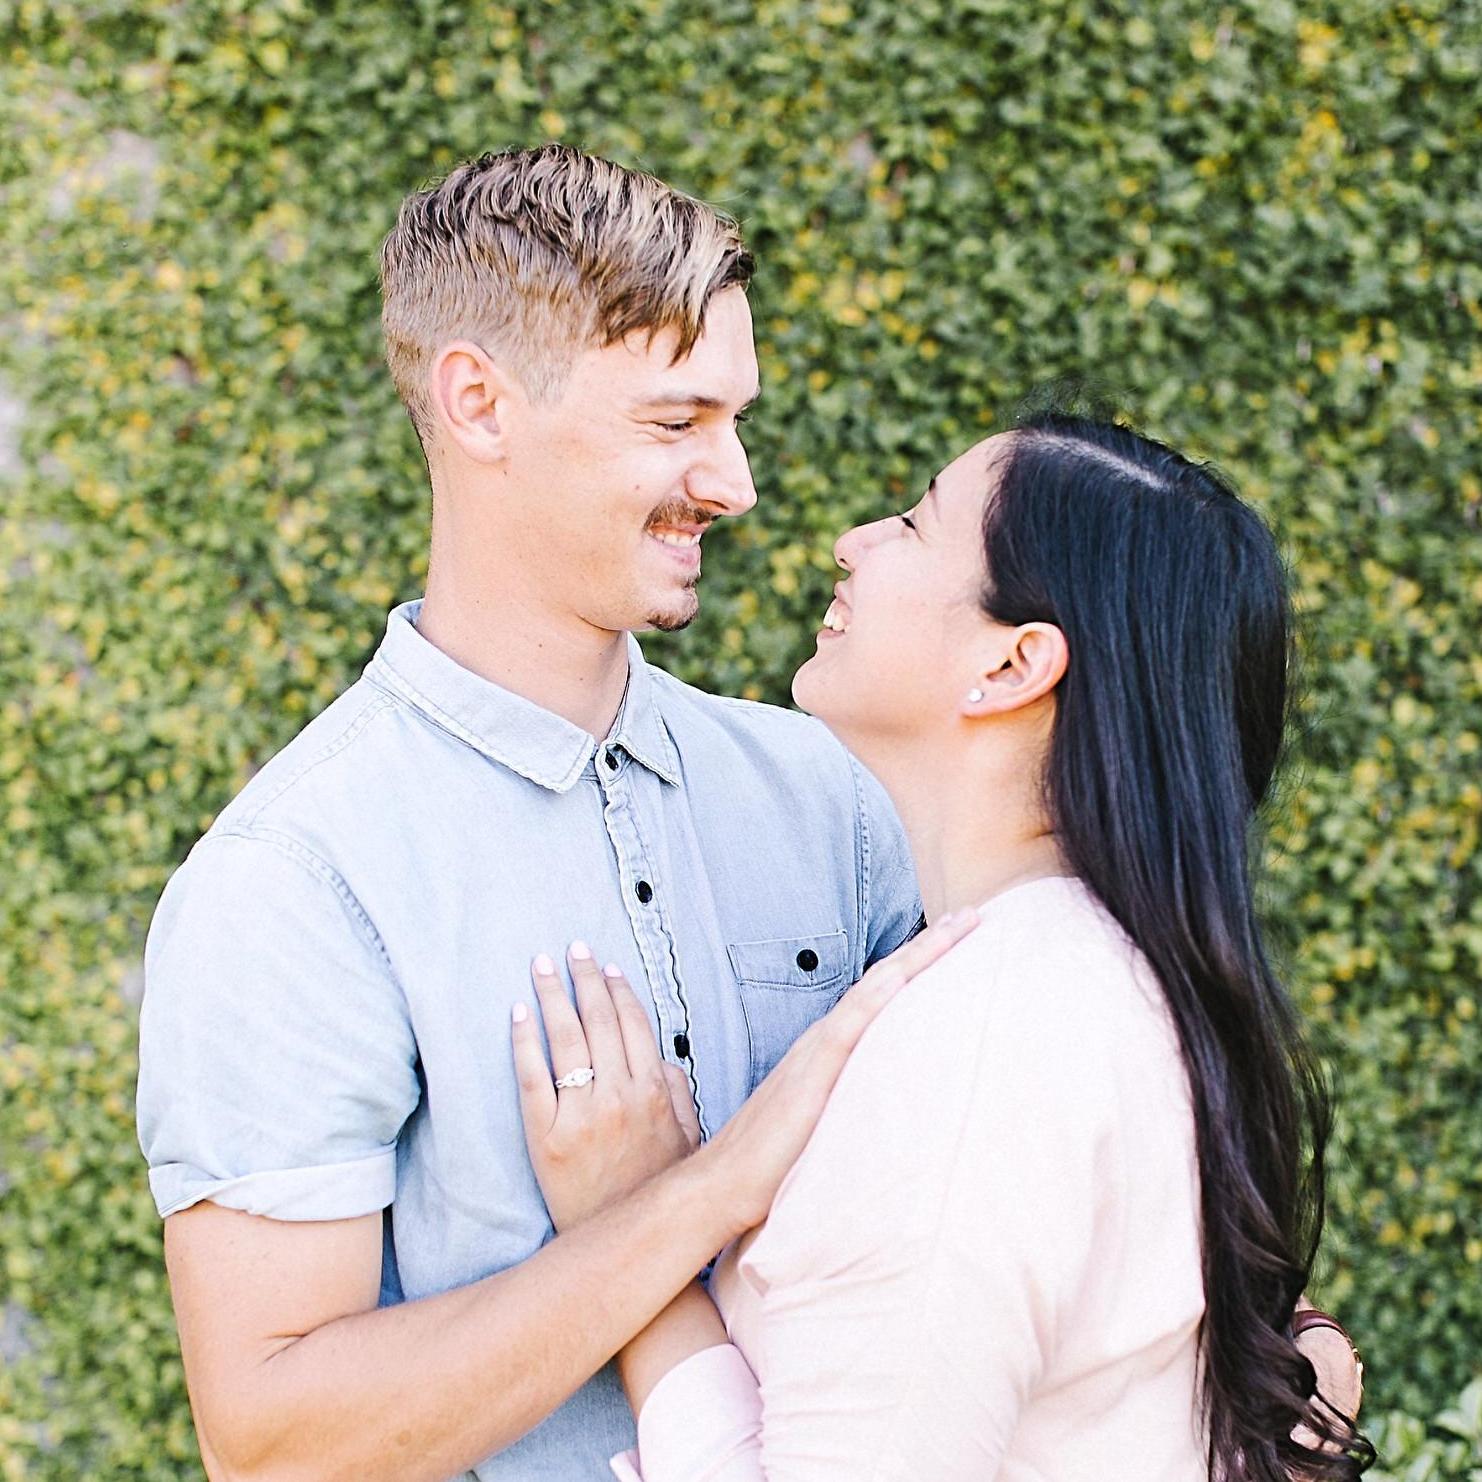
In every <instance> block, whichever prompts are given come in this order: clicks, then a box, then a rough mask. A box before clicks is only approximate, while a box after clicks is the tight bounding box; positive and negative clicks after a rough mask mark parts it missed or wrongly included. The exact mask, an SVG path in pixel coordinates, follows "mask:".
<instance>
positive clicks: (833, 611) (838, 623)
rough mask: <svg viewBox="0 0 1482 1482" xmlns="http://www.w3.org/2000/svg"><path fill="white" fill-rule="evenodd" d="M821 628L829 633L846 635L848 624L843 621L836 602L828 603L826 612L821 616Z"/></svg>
mask: <svg viewBox="0 0 1482 1482" xmlns="http://www.w3.org/2000/svg"><path fill="white" fill-rule="evenodd" d="M823 626H824V627H825V628H827V629H828V630H829V632H831V633H847V632H848V631H849V624H848V623H846V622H845V621H844V615H843V613H841V612H840V611H839V604H838V603H837V602H830V603H829V605H828V611H827V612H826V613H824V615H823Z"/></svg>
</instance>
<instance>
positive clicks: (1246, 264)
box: [0, 0, 1482, 1482]
mask: <svg viewBox="0 0 1482 1482" xmlns="http://www.w3.org/2000/svg"><path fill="white" fill-rule="evenodd" d="M0 69H3V71H0V499H3V505H0V508H3V524H0V837H3V840H4V858H3V864H0V1478H4V1479H14V1478H21V1477H24V1478H38V1479H48V1482H50V1479H76V1478H84V1477H86V1478H109V1479H112V1478H127V1479H163V1478H176V1477H187V1476H198V1475H199V1462H198V1460H197V1459H196V1455H195V1451H194V1443H193V1439H192V1435H191V1430H190V1422H189V1415H188V1411H187V1409H186V1403H185V1397H184V1391H183V1385H182V1380H181V1367H180V1361H179V1357H178V1353H177V1351H176V1346H175V1340H174V1336H173V1329H172V1325H171V1318H170V1311H169V1303H168V1294H167V1290H166V1285H165V1280H164V1275H163V1270H162V1265H161V1260H160V1235H159V1225H158V1222H157V1220H156V1218H155V1215H154V1213H153V1209H152V1206H151V1204H150V1201H149V1196H148V1193H147V1189H146V1184H145V1178H144V1170H143V1168H142V1166H141V1163H140V1160H139V1156H138V1152H137V1148H136V1146H135V1143H134V1140H133V1131H132V1089H133V1076H134V1037H135V1021H136V1015H137V1001H138V996H139V991H140V984H141V978H140V967H139V964H140V955H141V947H142V942H143V937H144V931H145V927H146V924H147V922H148V919H149V913H150V909H151V907H152V904H153V902H154V900H155V898H156V896H157V895H158V893H159V890H160V888H161V887H162V885H163V883H164V881H165V879H166V877H167V876H168V874H169V872H170V870H171V869H172V868H173V866H174V865H175V864H176V863H177V862H178V861H179V860H180V858H181V857H182V855H183V854H184V852H185V850H186V849H187V848H188V846H189V845H190V843H191V842H192V841H193V840H194V839H195V837H196V836H197V835H198V834H199V833H200V831H201V830H202V829H203V828H204V827H205V826H206V825H207V823H208V822H209V821H210V819H211V817H212V815H213V813H214V812H215V811H216V810H217V809H219V808H220V807H221V805H222V804H223V803H224V802H225V800H226V799H227V798H228V797H230V796H231V794H232V793H233V792H234V791H235V789H236V788H237V787H239V786H240V785H241V783H242V782H243V780H244V779H245V778H246V776H247V775H248V774H249V772H250V771H251V769H252V768H253V767H254V766H255V765H256V764H258V763H259V762H261V760H262V759H263V758H265V757H266V756H267V755H269V754H270V753H271V752H272V751H273V750H274V749H275V748H277V747H278V746H280V745H281V744H282V743H283V742H284V741H286V740H287V739H288V737H289V736H290V735H292V734H293V732H294V731H295V730H296V729H297V728H298V727H299V726H300V725H301V724H302V723H303V722H304V720H305V719H306V718H307V717H308V716H310V715H311V714H313V713H314V712H315V711H316V710H318V709H319V708H320V707H322V706H323V705H324V704H325V703H326V702H327V701H328V700H329V698H330V697H331V696H332V695H334V694H335V693H336V692H337V691H338V690H340V689H341V688H342V687H343V686H344V685H346V684H347V683H348V682H349V681H350V680H351V679H352V678H353V677H354V675H355V674H356V672H357V670H358V668H359V666H360V664H361V663H362V662H363V661H364V659H365V657H366V656H367V654H368V652H369V650H370V649H371V648H372V646H373V644H374V642H375V640H376V638H377V636H378V632H379V629H380V626H381V619H382V614H383V612H384V609H385V608H386V607H388V606H389V605H390V604H391V603H392V602H394V601H396V600H399V599H401V598H403V597H406V596H409V595H413V594H415V593H416V592H417V590H418V587H419V582H420V580H421V576H422V573H423V571H424V568H425V562H424V555H423V549H424V543H425V538H426V519H427V494H426V490H425V487H424V480H423V475H422V470H421V466H420V463H419V460H418V457H417V454H416V450H415V445H414V442H413V438H412V436H411V433H410V429H409V427H408V426H407V425H406V424H405V422H404V419H403V417H402V416H401V414H400V411H399V409H398V406H397V404H396V401H395V398H394V396H393V393H392V390H391V387H390V383H389V380H388V378H387V377H386V375H385V373H384V371H383V369H382V367H381V364H380V361H379V346H378V338H377V311H378V305H377V297H376V286H375V261H376V249H377V246H378V243H379V240H380V238H381V236H382V235H383V233H384V232H385V231H386V229H387V227H388V226H389V224H390V222H391V220H392V217H393V213H394V210H395V207H396V204H397V202H398V200H399V199H400V198H401V196H402V195H403V194H404V193H405V192H406V191H408V190H409V189H411V188H413V187H415V186H417V185H418V184H420V183H422V182H423V181H425V180H426V179H427V178H428V177H429V176H431V175H433V174H435V173H437V172H439V171H441V170H443V169H444V168H446V167H447V166H448V165H450V164H451V163H452V162H454V161H455V160H457V159H458V158H460V157H462V156H464V155H467V154H470V153H475V152H477V151H479V150H482V149H484V148H487V147H496V146H500V145H504V144H507V143H511V142H528V141H535V140H540V139H544V138H548V137H559V138H562V139H566V140H568V141H571V142H573V143H577V144H580V145H582V146H585V147H587V148H590V149H593V150H595V151H598V152H601V153H606V154H610V155H612V156H613V157H615V158H617V159H620V160H623V161H625V162H629V163H635V164H640V165H642V166H645V167H647V168H649V169H652V170H654V171H655V172H657V173H658V174H660V175H663V176H665V177H666V178H668V179H670V180H672V181H675V182H676V183H678V184H681V185H682V186H684V187H686V188H687V189H689V190H691V191H693V192H695V193H697V194H699V195H702V196H705V197H707V198H708V199H710V200H712V201H715V202H718V203H720V204H722V205H724V206H726V207H727V208H729V209H730V210H731V211H732V212H734V213H735V214H737V215H738V216H740V217H741V219H742V220H743V222H744V224H745V227H746V230H747V232H748V235H749V237H750V239H751V241H752V243H753V244H754V246H755V248H756V251H757V255H758V258H759V260H760V272H759V275H758V278H757V281H756V285H755V290H754V294H753V298H754V304H755V309H756V318H757V327H758V337H759V341H760V352H761V357H762V365H763V375H764V381H765V395H764V398H763V401H762V403H761V406H760V408H759V410H758V414H757V416H756V418H755V419H754V421H753V422H752V424H751V427H750V429H749V432H748V439H749V443H750V446H751V450H752V457H753V463H754V467H755V470H756V475H757V483H758V487H759V489H760V491H761V503H760V505H759V507H758V509H757V510H756V512H755V513H754V514H753V515H751V516H750V517H749V518H748V519H747V520H746V521H744V522H742V523H741V524H739V525H738V526H736V527H735V529H734V531H733V532H731V533H730V534H728V535H725V536H722V537H720V539H719V541H718V548H717V549H716V550H715V552H714V554H713V556H712V560H711V562H709V563H707V568H708V573H709V574H708V575H707V578H706V589H705V590H706V592H707V596H706V600H705V608H704V615H703V617H702V618H701V619H700V621H699V622H697V623H696V624H695V625H694V627H692V628H691V629H690V630H689V631H688V632H687V633H685V634H683V635H679V636H676V637H674V638H671V639H666V640H664V641H662V642H657V641H655V642H653V643H651V644H650V645H649V651H650V653H651V654H657V656H658V657H659V658H660V659H661V661H662V662H665V663H667V664H669V665H670V666H671V667H673V668H674V669H675V670H676V672H678V673H679V674H681V675H682V676H683V677H685V678H687V679H691V680H694V681H697V682H699V683H701V684H704V685H707V686H710V687H713V688H717V689H722V690H728V691H731V692H735V693H742V694H747V695H753V696H761V697H765V698H769V699H773V700H783V699H785V696H786V693H787V681H788V677H789V675H790V673H791V670H792V668H793V665H794V663H795V662H796V661H797V660H798V659H799V658H800V657H801V655H802V654H803V653H804V652H805V651H806V649H807V647H808V644H809V642H810V640H809V638H808V636H807V635H808V634H809V633H810V632H811V630H812V629H813V628H814V627H815V626H816V623H817V621H818V618H819V616H820V614H821V613H822V610H823V607H824V605H825V603H826V601H827V589H828V586H829V584H830V580H831V571H832V567H831V562H830V559H829V550H830V545H831V541H832V538H833V536H834V535H835V534H836V533H837V531H838V530H839V529H840V528H841V527H843V526H844V525H845V524H846V523H848V522H850V521H852V520H854V519H856V518H857V517H859V516H861V515H864V514H869V513H872V512H879V511H883V510H885V509H887V508H889V507H891V506H892V505H896V504H899V503H900V502H901V501H902V500H904V499H908V498H910V497H912V496H911V491H912V490H914V489H917V488H919V486H920V485H921V483H922V482H923V480H924V479H925V478H926V477H927V476H928V475H929V474H930V473H931V472H932V471H933V470H934V469H935V468H936V467H937V466H939V465H940V464H941V463H943V462H944V461H946V459H947V458H948V457H949V456H950V455H951V454H952V453H953V452H955V451H957V450H960V449H961V448H963V447H964V446H966V445H967V444H968V443H969V442H971V441H972V440H974V439H975V438H976V437H978V436H979V434H980V433H981V432H982V431H983V430H984V429H985V428H990V427H993V426H995V425H998V424H999V423H1000V421H1001V419H1003V418H1004V417H1005V416H1006V415H1007V414H1008V412H1009V411H1010V410H1011V408H1012V407H1013V405H1014V403H1015V402H1016V401H1017V399H1018V398H1019V396H1020V395H1021V394H1022V393H1023V392H1024V391H1026V390H1027V389H1029V388H1030V387H1032V386H1033V385H1034V384H1035V383H1037V382H1041V381H1043V380H1045V379H1047V378H1050V377H1055V376H1063V375H1082V374H1086V373H1088V372H1089V373H1093V374H1095V375H1097V376H1099V377H1100V378H1101V379H1102V380H1103V381H1104V382H1105V383H1106V384H1107V385H1108V386H1109V387H1111V388H1112V390H1113V391H1114V392H1115V393H1116V394H1117V396H1118V399H1119V401H1120V402H1121V404H1122V405H1124V406H1125V408H1126V409H1127V411H1128V412H1129V413H1131V414H1132V415H1133V416H1134V418H1135V419H1136V420H1137V421H1139V422H1140V423H1141V424H1143V425H1144V426H1146V427H1147V428H1148V429H1149V430H1151V431H1153V432H1155V433H1157V434H1158V435H1160V436H1162V437H1165V438H1167V439H1169V440H1171V441H1173V442H1174V443H1175V444H1177V445H1179V446H1180V447H1184V448H1187V449H1190V450H1192V451H1193V452H1195V453H1196V454H1198V455H1201V456H1206V457H1211V458H1214V459H1216V460H1217V461H1218V462H1219V463H1220V464H1221V465H1222V466H1223V467H1224V468H1226V469H1227V470H1228V471H1229V472H1230V473H1231V474H1232V475H1233V476H1234V477H1235V479H1236V480H1237V482H1238V483H1239V485H1240V486H1241V487H1242V488H1243V489H1244V490H1245V491H1246V493H1248V494H1249V495H1250V496H1251V497H1252V498H1253V499H1255V500H1256V501H1257V502H1258V503H1259V504H1260V505H1261V506H1262V507H1263V508H1264V509H1265V510H1266V511H1267V512H1268V513H1269V514H1270V516H1271V517H1272V519H1273V520H1274V521H1275V523H1276V524H1277V525H1278V527H1279V529H1280V531H1281V533H1282V536H1283V539H1284V542H1285V544H1286V546H1287V548H1288V550H1289V552H1290V556H1291V560H1292V563H1293V568H1294V571H1295V573H1296V578H1297V582H1298V586H1299V589H1300V601H1301V607H1302V611H1303V614H1304V616H1305V621H1306V664H1305V669H1306V681H1307V698H1306V702H1305V711H1304V720H1305V723H1306V724H1305V736H1304V741H1303V745H1302V748H1301V757H1300V762H1299V766H1298V768H1297V769H1296V770H1295V771H1294V772H1293V774H1292V777H1291V779H1290V782H1289V784H1288V786H1287V788H1286V791H1285V794H1284V797H1283V799H1282V801H1281V806H1280V808H1279V810H1278V812H1277V814H1276V816H1275V817H1274V819H1273V827H1272V846H1271V850H1270V874H1269V883H1270V889H1269V902H1270V914H1271V920H1272V924H1273V928H1274V930H1275V932H1276V934H1277V936H1278V938H1279V940H1281V941H1282V942H1284V943H1285V944H1287V946H1286V952H1287V961H1288V963H1289V972H1290V976H1291V979H1292V981H1293V983H1294V985H1295V987H1296V990H1297V992H1298V994H1299V997H1300V999H1301V1002H1302V1004H1303V1005H1304V1007H1305V1009H1306V1010H1307V1012H1308V1014H1309V1015H1310V1016H1311V1019H1312V1021H1313V1025H1314V1029H1315V1032H1316V1034H1317V1036H1318V1038H1319V1040H1320V1043H1321V1045H1322V1047H1323V1049H1324V1051H1325V1053H1326V1054H1327V1055H1328V1057H1329V1059H1330V1061H1331V1064H1332V1066H1333V1068H1334V1071H1335V1074H1336V1076H1337V1079H1338V1082H1339V1085H1340V1088H1341V1093H1342V1103H1341V1105H1342V1115H1341V1129H1340V1137H1339V1145H1338V1148H1337V1154H1336V1159H1335V1166H1334V1175H1333V1190H1332V1206H1331V1226H1330V1233H1329V1236H1328V1239H1327V1243H1326V1251H1325V1262H1324V1267H1323V1281H1322V1287H1321V1294H1322V1295H1325V1296H1326V1297H1327V1298H1328V1299H1329V1300H1331V1302H1332V1303H1334V1304H1335V1305H1336V1306H1337V1307H1338V1308H1339V1309H1340V1310H1341V1311H1342V1312H1343V1314H1344V1315H1345V1317H1346V1318H1347V1319H1349V1321H1350V1322H1351V1323H1352V1325H1353V1327H1354V1329H1355V1331H1356V1333H1357V1334H1358V1335H1359V1336H1360V1339H1361V1342H1362V1346H1363V1348H1364V1350H1365V1356H1366V1359H1367V1361H1368V1367H1369V1379H1370V1393H1371V1400H1372V1404H1373V1410H1372V1412H1371V1413H1372V1414H1373V1415H1374V1416H1375V1418H1376V1419H1378V1418H1380V1417H1382V1416H1383V1415H1384V1413H1385V1412H1388V1411H1391V1410H1394V1411H1397V1412H1403V1413H1402V1414H1396V1415H1394V1416H1392V1417H1390V1418H1389V1419H1383V1420H1381V1423H1380V1426H1379V1429H1380V1433H1381V1439H1383V1440H1384V1442H1385V1444H1386V1451H1387V1458H1388V1460H1387V1462H1386V1465H1387V1466H1388V1467H1390V1468H1392V1469H1393V1471H1392V1475H1395V1476H1399V1475H1404V1476H1406V1477H1410V1478H1414V1479H1421V1478H1455V1479H1462V1478H1468V1477H1472V1478H1475V1477H1477V1476H1478V1475H1479V1473H1478V1471H1477V1470H1476V1469H1477V1468H1478V1467H1482V1440H1479V1439H1478V1438H1479V1436H1482V1418H1479V1410H1482V1388H1477V1387H1474V1388H1472V1389H1471V1390H1468V1388H1467V1387H1468V1385H1469V1383H1470V1381H1471V1380H1472V1379H1473V1378H1474V1377H1476V1376H1477V1375H1478V1374H1479V1372H1482V1342H1479V1335H1482V1117H1479V1115H1478V1112H1477V1107H1478V1102H1479V1097H1482V1023H1479V1018H1478V966H1479V961H1482V889H1479V886H1482V863H1479V861H1482V855H1479V852H1478V824H1479V813H1482V766H1479V746H1482V741H1479V736H1482V654H1479V646H1478V642H1477V630H1478V627H1479V617H1482V539H1479V530H1478V524H1479V510H1482V438H1479V433H1482V397H1479V394H1478V393H1479V389H1482V335H1479V328H1482V313H1479V308H1478V299H1479V288H1482V267H1479V263H1482V163H1479V162H1482V131H1479V125H1478V98H1479V95H1482V8H1479V0H1415V3H1409V4H1379V3H1374V0H1343V3H1341V4H1340V3H1337V0H1310V3H1302V4H1296V3H1289V0H1259V3H1250V4H1231V5H1228V6H1224V7H1220V6H1218V5H1214V4H1209V3H1199V0H1148V3H1144V4H1130V3H1090V0H959V3H953V4H948V3H945V0H909V3H907V0H811V3H806V0H751V3H742V0H705V3H703V4H702V3H699V0H603V3H595V0H587V3H580V4H577V3H565V4H562V3H555V0H545V3H535V0H527V3H521V4H513V5H508V6H500V5H491V4H467V5H457V4H450V3H441V0H402V3H386V0H360V3H356V4H350V3H346V0H312V3H311V0H262V3H251V4H248V3H245V0H169V3H165V0H137V3H132V4H130V3H122V0H92V3H87V0H77V3H71V4H63V5H52V4H43V3H38V0H3V3H0Z"/></svg>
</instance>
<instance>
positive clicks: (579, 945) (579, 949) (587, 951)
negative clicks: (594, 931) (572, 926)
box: [570, 942, 592, 962]
mask: <svg viewBox="0 0 1482 1482" xmlns="http://www.w3.org/2000/svg"><path fill="white" fill-rule="evenodd" d="M570 951H571V955H572V956H573V957H574V958H576V960H577V961H578V962H590V961H591V960H592V949H591V948H590V947H589V946H587V944H586V943H585V942H573V943H572V944H571V947H570Z"/></svg>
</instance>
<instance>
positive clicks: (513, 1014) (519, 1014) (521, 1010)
mask: <svg viewBox="0 0 1482 1482" xmlns="http://www.w3.org/2000/svg"><path fill="white" fill-rule="evenodd" d="M509 1016H510V1018H511V1019H513V1020H514V1022H515V1023H516V1024H523V1023H524V1022H525V1020H526V1019H528V1018H529V1017H530V1010H529V1009H527V1008H526V1007H525V1005H524V1004H522V1003H517V1004H516V1005H515V1006H514V1008H512V1009H511V1010H510V1011H509Z"/></svg>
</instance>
